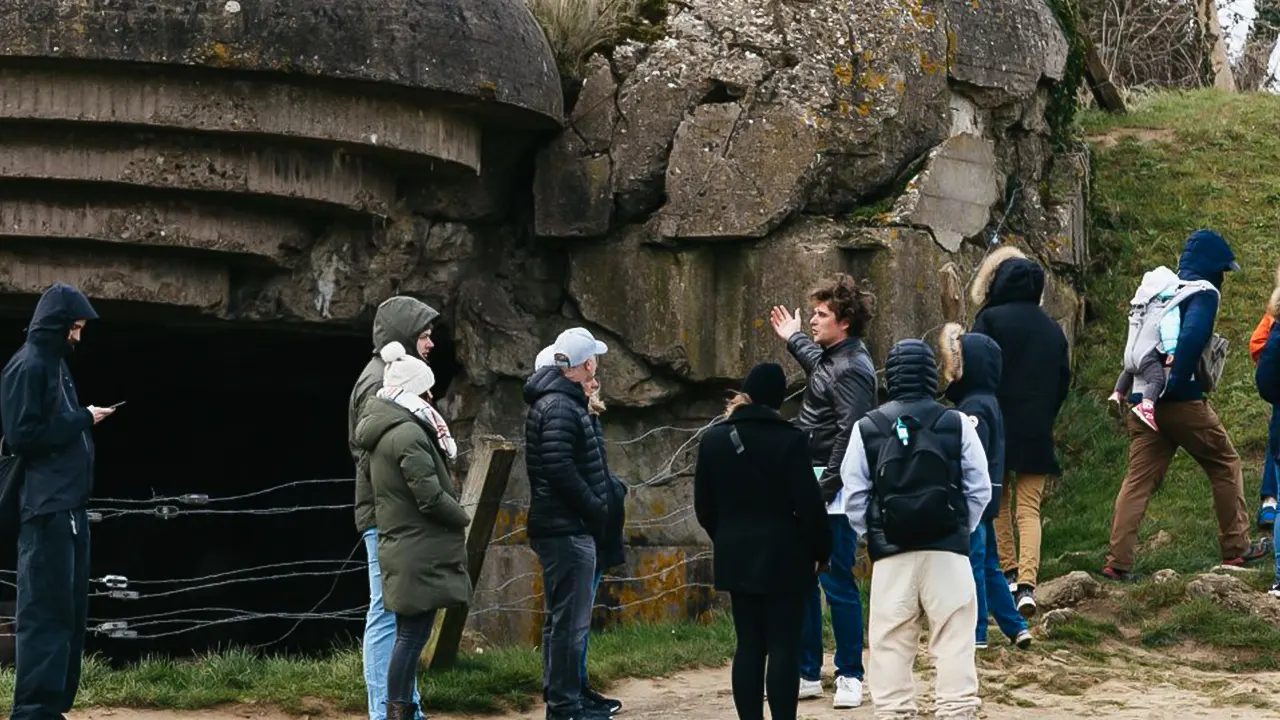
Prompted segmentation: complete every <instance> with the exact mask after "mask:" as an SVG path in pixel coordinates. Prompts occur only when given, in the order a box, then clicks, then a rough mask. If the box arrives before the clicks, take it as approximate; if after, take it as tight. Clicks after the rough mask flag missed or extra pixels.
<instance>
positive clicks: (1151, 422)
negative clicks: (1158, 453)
mask: <svg viewBox="0 0 1280 720" xmlns="http://www.w3.org/2000/svg"><path fill="white" fill-rule="evenodd" d="M1133 414H1134V415H1137V416H1138V419H1139V420H1141V421H1142V423H1143V424H1144V425H1146V426H1147V427H1149V428H1151V429H1152V430H1154V431H1156V432H1160V427H1159V426H1158V425H1156V406H1155V403H1153V402H1151V401H1150V400H1143V401H1142V402H1141V403H1139V404H1137V405H1134V406H1133Z"/></svg>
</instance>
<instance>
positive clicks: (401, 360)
mask: <svg viewBox="0 0 1280 720" xmlns="http://www.w3.org/2000/svg"><path fill="white" fill-rule="evenodd" d="M378 354H379V355H381V356H382V361H383V362H385V363H386V364H387V369H386V370H384V371H383V373H382V384H383V385H384V386H386V387H398V388H404V390H405V391H406V392H409V393H412V394H414V395H419V396H421V395H424V394H426V392H427V391H428V390H430V389H431V388H433V387H435V384H436V376H435V373H433V372H431V366H430V365H427V364H426V363H425V362H423V361H421V360H419V359H418V358H416V357H413V356H411V355H409V353H407V352H405V349H404V346H403V345H401V344H400V343H398V342H390V343H387V345H386V346H385V347H383V348H382V351H381V352H379V353H378Z"/></svg>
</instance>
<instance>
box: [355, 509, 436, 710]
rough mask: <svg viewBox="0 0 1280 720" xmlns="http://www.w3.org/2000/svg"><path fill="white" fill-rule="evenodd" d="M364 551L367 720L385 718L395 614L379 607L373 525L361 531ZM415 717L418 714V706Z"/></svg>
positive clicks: (415, 695) (417, 697) (415, 691)
mask: <svg viewBox="0 0 1280 720" xmlns="http://www.w3.org/2000/svg"><path fill="white" fill-rule="evenodd" d="M364 550H365V553H366V554H367V555H368V556H369V612H368V613H367V614H366V615H365V619H364V684H365V687H366V688H368V691H369V720H386V717H387V670H388V668H390V666H391V650H392V649H393V648H394V647H395V645H396V614H395V613H393V612H390V611H389V610H387V609H386V608H384V607H383V606H382V568H380V567H378V530H377V528H371V529H369V530H366V531H365V533H364ZM413 704H414V705H418V706H419V707H421V705H422V696H421V695H419V694H418V683H417V681H416V680H415V681H414V683H413ZM415 717H417V718H421V717H422V711H421V709H419V711H418V712H417V713H416V714H415Z"/></svg>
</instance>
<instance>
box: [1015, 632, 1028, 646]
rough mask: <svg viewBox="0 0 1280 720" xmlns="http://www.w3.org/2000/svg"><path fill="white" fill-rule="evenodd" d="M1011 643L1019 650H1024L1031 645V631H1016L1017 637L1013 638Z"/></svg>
mask: <svg viewBox="0 0 1280 720" xmlns="http://www.w3.org/2000/svg"><path fill="white" fill-rule="evenodd" d="M1013 644H1014V646H1015V647H1017V648H1018V649H1019V650H1026V649H1027V648H1029V647H1031V631H1030V630H1023V631H1022V632H1020V633H1018V637H1016V638H1014V639H1013Z"/></svg>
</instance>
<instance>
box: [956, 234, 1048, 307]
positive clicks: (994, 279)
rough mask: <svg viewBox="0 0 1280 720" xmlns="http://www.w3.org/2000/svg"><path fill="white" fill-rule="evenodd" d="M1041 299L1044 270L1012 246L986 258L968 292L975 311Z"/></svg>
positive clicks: (1006, 246) (1042, 295) (1005, 247)
mask: <svg viewBox="0 0 1280 720" xmlns="http://www.w3.org/2000/svg"><path fill="white" fill-rule="evenodd" d="M1043 297H1044V269H1043V268H1041V267H1040V265H1039V264H1038V263H1036V262H1034V261H1032V260H1030V259H1028V258H1027V256H1026V255H1025V254H1024V253H1023V252H1022V251H1021V250H1019V249H1018V248H1016V247H1014V246H1012V245H1005V246H1002V247H999V248H996V249H995V250H994V251H993V252H991V253H990V254H989V255H987V257H986V258H985V259H983V261H982V264H981V265H979V266H978V274H977V276H976V277H975V278H974V280H973V285H972V286H971V287H970V288H969V299H970V300H972V301H973V307H974V308H975V309H981V308H983V307H986V306H994V305H1003V304H1005V303H1010V302H1035V303H1038V302H1040V301H1041V300H1042V298H1043Z"/></svg>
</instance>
